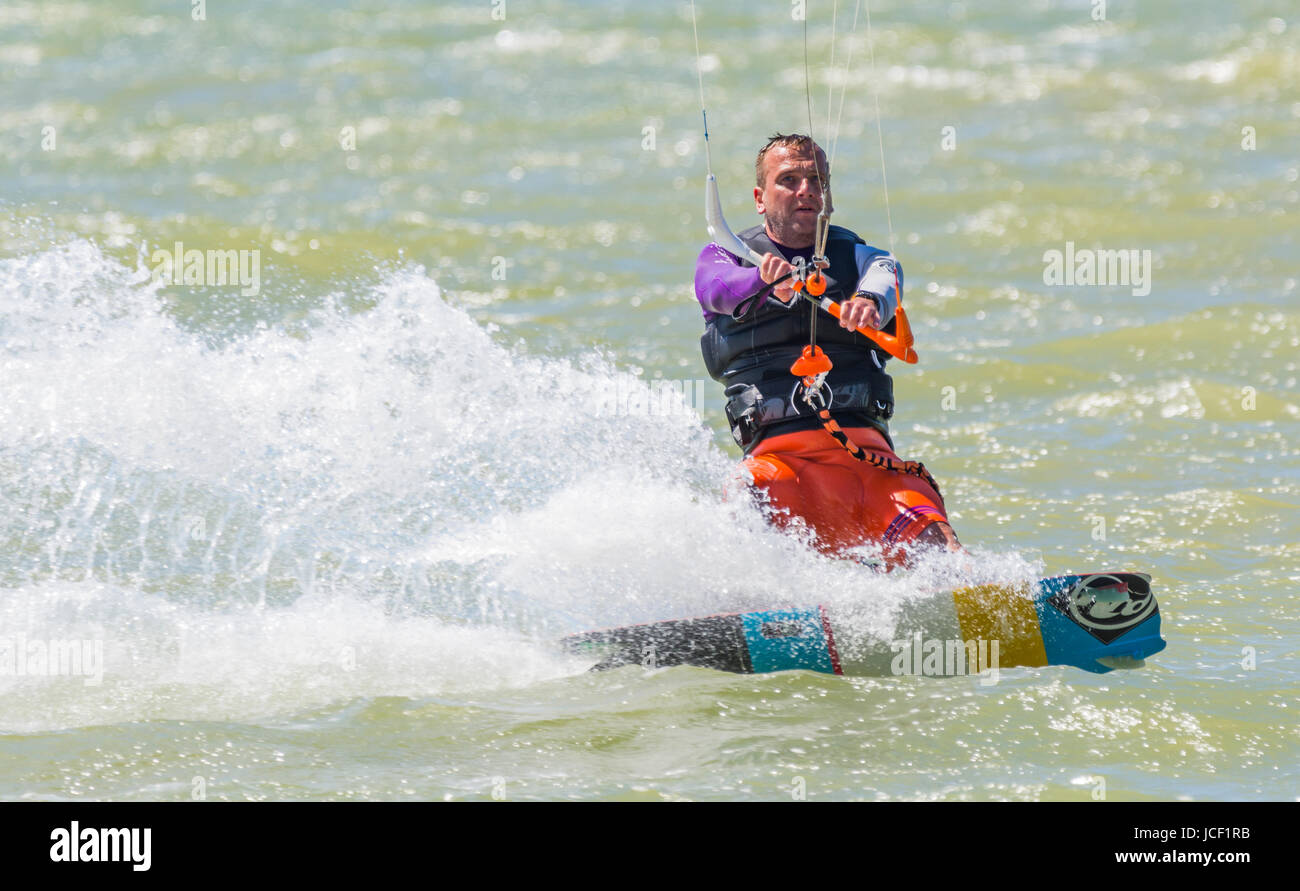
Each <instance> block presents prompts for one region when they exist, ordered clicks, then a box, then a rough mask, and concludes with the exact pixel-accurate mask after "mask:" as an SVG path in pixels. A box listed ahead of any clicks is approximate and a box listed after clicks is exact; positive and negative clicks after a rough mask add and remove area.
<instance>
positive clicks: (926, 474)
mask: <svg viewBox="0 0 1300 891" xmlns="http://www.w3.org/2000/svg"><path fill="white" fill-rule="evenodd" d="M900 309H901V307H900ZM832 367H834V366H832V364H831V357H830V356H828V355H826V351H825V350H823V349H820V348H818V347H817V346H815V345H813V344H809V345H808V346H806V347H804V348H803V352H802V353H800V355H799V358H798V359H796V360H795V361H794V364H793V365H791V366H790V373H791V374H793V375H794V376H795V377H797V378H799V379H800V382H801V383H802V384H803V388H804V392H803V400H804V402H806V403H807V404H808V407H809V408H811V409H813V410H814V411H816V412H817V417H818V419H820V420H821V422H822V427H823V428H825V430H826V432H827V433H829V434H830V435H831V436H832V437H833V438H834V439H835V441H836V442H838V443H839V444H840V445H842V446H844V448H846V449H848V452H849V454H850V455H852V456H853V457H854V458H857V459H858V460H859V461H866V462H867V463H868V464H871V465H872V466H873V467H879V468H882V469H884V470H889V471H892V472H894V473H910V474H911V475H912V476H916V477H920V478H921V479H923V480H925V481H926V482H927V483H929V484H930V485H931V486H932V487H933V488H934V491H935V494H937V495H938V496H939V497H940V498H943V493H942V492H940V491H939V483H938V482H936V481H935V478H934V477H933V476H931V475H930V471H928V470H926V469H925V465H924V464H922V463H921V462H920V461H895V460H893V459H892V458H885V457H883V456H881V455H877V454H876V453H874V452H871V453H868V452H866V451H865V450H864V449H863V448H862V447H861V446H859V445H858V444H857V443H855V442H853V441H852V440H850V439H849V437H848V434H847V433H845V432H844V428H842V427H841V426H840V425H839V423H838V422H837V421H836V420H835V419H834V418H832V417H831V411H830V405H828V404H827V402H826V400H825V398H824V397H823V396H822V395H821V389H822V384H823V383H824V382H825V380H826V375H827V374H829V373H830V370H831V368H832ZM819 403H820V404H819Z"/></svg>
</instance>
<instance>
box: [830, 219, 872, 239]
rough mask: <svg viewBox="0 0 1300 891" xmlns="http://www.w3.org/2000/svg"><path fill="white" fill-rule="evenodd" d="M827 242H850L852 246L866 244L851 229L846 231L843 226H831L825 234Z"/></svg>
mask: <svg viewBox="0 0 1300 891" xmlns="http://www.w3.org/2000/svg"><path fill="white" fill-rule="evenodd" d="M826 240H827V241H851V242H853V243H854V244H866V243H867V241H866V239H865V238H863V237H862V236H861V235H859V234H858V233H856V232H854V231H853V230H852V229H846V228H845V227H843V226H836V225H834V224H831V226H830V228H829V229H828V230H827V232H826Z"/></svg>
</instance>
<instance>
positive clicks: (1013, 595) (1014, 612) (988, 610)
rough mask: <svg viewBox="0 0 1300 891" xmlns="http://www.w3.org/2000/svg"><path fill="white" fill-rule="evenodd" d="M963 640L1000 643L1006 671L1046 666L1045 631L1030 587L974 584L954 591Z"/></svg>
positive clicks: (999, 647)
mask: <svg viewBox="0 0 1300 891" xmlns="http://www.w3.org/2000/svg"><path fill="white" fill-rule="evenodd" d="M952 599H953V602H954V603H955V604H956V605H957V621H958V623H959V624H960V625H961V636H962V640H987V641H995V640H996V641H998V650H999V652H998V660H999V662H1001V665H1002V667H1003V668H1010V667H1012V666H1015V665H1025V666H1033V665H1046V664H1047V650H1045V649H1044V648H1043V632H1042V629H1041V628H1039V626H1038V610H1037V609H1036V608H1035V606H1034V599H1033V597H1032V596H1031V595H1030V591H1029V585H1028V584H1020V585H973V586H971V587H969V588H958V589H957V590H956V591H953V592H952Z"/></svg>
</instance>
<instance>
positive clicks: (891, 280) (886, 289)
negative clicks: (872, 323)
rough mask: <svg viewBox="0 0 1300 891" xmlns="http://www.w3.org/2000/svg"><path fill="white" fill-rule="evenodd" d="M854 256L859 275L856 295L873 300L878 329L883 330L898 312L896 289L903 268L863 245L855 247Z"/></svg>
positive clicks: (900, 283)
mask: <svg viewBox="0 0 1300 891" xmlns="http://www.w3.org/2000/svg"><path fill="white" fill-rule="evenodd" d="M855 256H856V259H857V261H858V274H859V279H858V288H857V293H859V294H866V295H868V296H870V297H873V298H874V299H875V301H876V305H877V307H878V308H879V310H880V325H879V326H878V327H880V328H883V327H885V326H886V325H888V324H889V320H890V319H892V318H893V317H894V313H895V312H896V311H897V310H898V288H899V286H901V285H902V283H903V266H902V264H900V263H899V262H898V261H897V260H895V259H893V258H892V257H890V256H889V255H888V254H885V253H883V252H881V251H880V250H879V249H877V248H873V247H871V246H869V245H865V244H860V245H858V246H857V248H856V250H855ZM895 269H897V278H895Z"/></svg>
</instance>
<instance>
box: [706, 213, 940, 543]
mask: <svg viewBox="0 0 1300 891" xmlns="http://www.w3.org/2000/svg"><path fill="white" fill-rule="evenodd" d="M739 237H740V238H741V240H743V241H745V242H746V244H748V245H749V246H750V247H751V248H753V249H755V250H757V251H758V252H759V253H769V252H770V253H775V254H777V255H778V256H782V257H784V258H785V259H786V260H787V261H790V262H793V261H794V260H795V258H796V257H800V256H802V257H803V258H804V259H810V258H811V255H812V248H811V247H808V248H802V249H794V248H787V247H785V246H784V245H781V244H777V243H776V242H773V241H771V240H770V238H768V236H767V235H766V233H765V232H764V231H763V230H762V229H761V228H758V227H756V228H754V229H750V230H746V231H745V232H742V233H740V235H739ZM826 253H827V256H828V258H829V259H830V260H831V268H830V269H828V270H827V274H828V278H829V279H830V286H829V287H828V290H827V296H829V297H831V298H832V299H834V300H846V299H848V298H849V297H852V296H854V295H855V294H864V295H866V296H870V297H872V298H873V299H874V300H875V301H876V304H877V306H878V308H879V309H880V315H881V318H882V320H883V323H882V326H881V327H882V328H883V329H884V330H886V331H892V328H893V324H892V320H893V316H894V313H895V309H896V307H897V305H898V303H897V301H898V294H897V289H898V287H899V286H900V285H901V282H902V270H901V269H899V268H898V267H897V264H896V262H895V261H894V260H893V258H892V257H891V256H890V255H889V254H888V253H887V252H885V251H881V250H879V249H877V248H873V247H871V246H870V245H867V244H865V243H864V242H863V241H862V239H860V238H858V237H857V236H856V235H855V234H854V233H852V232H850V231H849V230H847V229H842V228H840V227H838V226H835V227H832V228H831V237H830V239H829V240H828V243H827V250H826ZM763 285H764V283H763V280H762V276H761V275H760V273H759V270H758V268H757V267H755V266H753V265H752V264H751V263H749V262H748V260H743V259H741V258H739V257H737V256H735V255H734V254H732V253H730V252H728V251H726V250H723V249H722V248H720V247H718V246H717V245H715V244H709V245H706V246H705V248H704V250H702V251H701V252H700V256H699V260H698V261H697V263H696V268H695V294H696V297H697V298H698V299H699V301H700V306H701V308H702V309H703V311H704V319H705V335H704V337H703V338H701V346H702V349H703V352H704V358H705V364H706V366H708V369H709V373H710V375H711V376H712V377H713V378H714V379H715V380H718V381H720V382H721V383H723V384H724V385H726V387H727V390H726V393H727V396H728V407H727V415H728V419H729V420H730V421H731V423H732V433H733V435H734V436H735V437H736V441H737V443H738V444H739V445H741V447H742V448H743V449H744V450H745V453H746V458H745V461H744V467H745V469H746V470H748V472H749V473H750V475H751V476H752V477H753V482H754V485H755V486H757V487H759V488H761V489H763V490H765V491H766V493H767V498H768V502H769V504H770V505H771V506H772V507H773V508H775V511H774V512H773V519H774V520H775V521H776V522H778V523H780V524H785V523H788V522H789V521H790V520H791V519H793V518H796V517H797V518H801V519H802V520H803V521H804V522H806V523H807V524H808V526H809V527H810V528H811V529H812V530H813V531H814V532H815V533H816V535H817V544H818V547H820V548H821V549H823V550H825V551H827V552H831V553H835V552H839V551H842V550H844V549H846V548H851V547H855V546H858V545H862V544H865V543H868V542H878V543H879V544H881V545H882V546H883V549H884V556H885V560H886V564H887V565H889V566H894V565H897V564H898V563H900V562H902V559H903V557H904V553H903V550H902V549H903V548H904V547H905V546H906V545H908V544H910V543H912V542H913V541H915V539H916V538H917V537H918V536H920V535H921V534H922V533H923V532H925V530H926V529H927V527H929V526H931V525H932V524H933V523H935V522H944V523H946V522H947V516H946V511H945V508H944V503H943V498H942V496H941V495H940V493H939V490H938V486H937V485H935V484H934V481H933V479H932V478H931V477H930V476H929V474H928V473H927V472H925V470H924V468H923V467H922V466H921V465H919V464H917V463H916V462H905V461H903V460H902V459H900V458H899V457H898V456H897V455H896V454H895V453H894V450H893V444H892V441H891V440H890V437H889V427H888V420H889V418H890V416H891V415H892V414H893V384H892V380H891V379H890V378H889V375H888V374H886V373H885V371H884V366H885V361H886V359H887V354H885V353H883V352H882V351H880V350H879V349H876V348H874V345H873V344H872V343H871V341H869V340H868V339H867V338H865V337H863V336H862V335H860V334H856V333H854V332H851V331H846V330H845V329H843V328H841V327H840V326H839V323H838V321H836V320H834V319H832V318H831V317H830V316H828V315H826V314H825V313H822V314H821V318H820V319H819V320H818V328H817V343H818V346H819V347H822V348H824V349H825V350H826V353H827V355H828V356H829V357H830V358H831V360H832V362H833V364H834V368H833V369H832V371H831V373H830V375H828V377H827V381H826V382H827V385H828V386H827V388H826V390H825V395H826V397H827V398H828V399H829V400H830V406H831V416H832V417H833V418H834V419H835V420H836V422H837V423H838V424H839V425H840V426H841V427H842V428H843V429H844V432H845V433H846V434H847V436H848V438H849V439H850V440H852V441H853V442H854V443H856V444H857V445H858V446H860V447H861V448H862V449H863V450H864V451H865V453H866V456H867V458H868V459H869V460H865V461H864V460H860V459H858V458H855V457H854V456H853V455H852V454H851V453H850V452H849V450H848V449H846V448H845V447H844V446H843V445H842V444H840V443H839V442H837V441H836V440H835V439H834V438H833V437H832V436H831V434H830V433H829V432H827V430H826V429H825V427H824V426H823V424H822V422H821V421H820V420H818V419H817V417H816V416H815V414H813V413H812V411H811V410H809V409H808V408H807V407H806V406H805V405H802V404H801V403H800V402H799V400H798V399H797V398H795V396H794V393H795V389H794V388H795V385H796V383H797V378H795V377H794V376H793V375H792V374H791V373H790V366H791V364H793V362H794V360H795V359H796V358H798V356H799V354H800V352H801V351H802V349H803V347H804V346H806V345H807V344H808V339H809V338H808V334H809V326H810V310H809V305H808V304H807V303H806V302H804V301H791V304H789V305H786V304H782V303H781V302H780V301H777V300H776V299H775V298H768V300H767V302H766V304H765V305H763V306H761V307H757V308H756V309H754V310H751V311H750V312H748V313H747V314H746V316H745V318H744V319H741V320H736V319H733V318H732V315H731V314H732V313H733V312H734V311H735V310H736V308H737V307H738V306H740V305H741V304H742V301H745V300H746V298H748V297H750V296H751V295H752V294H754V293H755V292H756V291H758V290H759V289H760V288H762V287H763ZM818 312H819V313H820V312H821V311H820V310H818Z"/></svg>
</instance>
